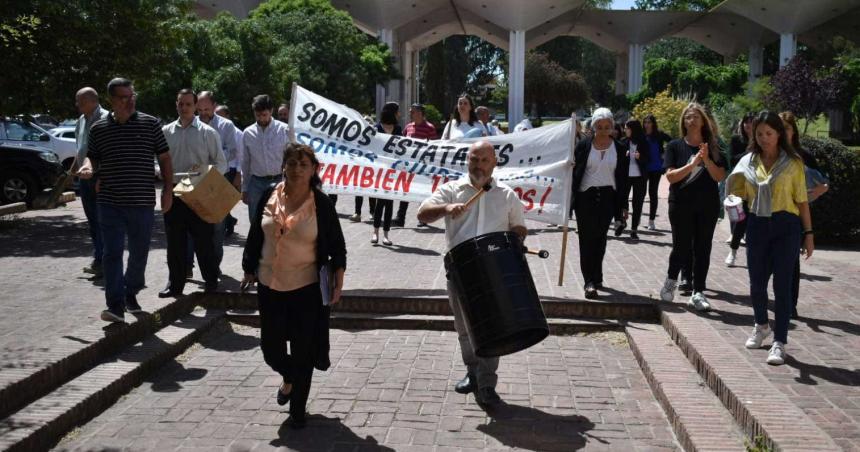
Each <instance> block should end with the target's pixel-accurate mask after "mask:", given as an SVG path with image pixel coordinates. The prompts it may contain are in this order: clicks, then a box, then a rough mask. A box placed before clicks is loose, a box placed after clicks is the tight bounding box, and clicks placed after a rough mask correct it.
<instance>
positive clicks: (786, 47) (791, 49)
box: [779, 33, 797, 67]
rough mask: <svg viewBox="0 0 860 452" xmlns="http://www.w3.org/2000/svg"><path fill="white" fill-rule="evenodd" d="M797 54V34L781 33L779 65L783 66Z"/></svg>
mask: <svg viewBox="0 0 860 452" xmlns="http://www.w3.org/2000/svg"><path fill="white" fill-rule="evenodd" d="M796 54H797V35H796V34H794V33H781V34H780V35H779V67H783V66H785V65H786V64H788V62H789V61H791V59H792V58H794V55H796Z"/></svg>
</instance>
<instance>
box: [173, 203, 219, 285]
mask: <svg viewBox="0 0 860 452" xmlns="http://www.w3.org/2000/svg"><path fill="white" fill-rule="evenodd" d="M215 226H216V225H214V224H212V223H207V222H205V221H203V219H201V218H200V217H199V216H197V214H196V213H194V211H193V210H191V208H190V207H188V206H187V205H186V204H185V203H184V202H182V200H181V199H180V198H177V197H176V196H174V197H173V207H171V208H170V210H168V211H167V213H165V214H164V230H165V232H166V235H167V269H168V272H169V275H170V276H169V281H170V289H171V290H172V291H175V292H181V291H182V289H183V288H184V287H185V274H186V273H185V272H186V271H187V270H188V238H189V236H190V237H191V239H192V240H193V242H194V253H195V254H197V262H198V263H199V264H200V272H201V273H202V274H203V280H204V281H205V282H206V287H215V286H217V285H218V265H217V264H216V263H215ZM192 262H193V261H192Z"/></svg>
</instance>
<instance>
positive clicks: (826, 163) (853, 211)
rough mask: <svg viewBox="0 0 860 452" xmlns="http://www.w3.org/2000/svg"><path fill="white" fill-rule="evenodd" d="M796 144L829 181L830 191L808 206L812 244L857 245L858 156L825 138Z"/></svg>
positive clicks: (859, 234)
mask: <svg viewBox="0 0 860 452" xmlns="http://www.w3.org/2000/svg"><path fill="white" fill-rule="evenodd" d="M800 144H801V146H803V147H804V149H806V150H808V151H810V152H811V153H812V155H814V156H815V158H816V160H818V164H819V165H821V169H822V172H824V174H825V175H827V177H828V178H829V179H830V190H829V191H828V192H827V193H826V194H825V195H824V196H822V197H821V198H819V199H818V200H816V201H815V202H813V203H812V204H811V207H812V227H813V229H814V230H815V242H816V243H818V244H829V245H857V244H860V152H858V151H856V150H852V149H849V148H848V147H846V146H844V145H843V144H842V143H840V142H839V141H837V140H833V139H829V138H828V139H820V138H812V137H803V138H802V139H801V140H800Z"/></svg>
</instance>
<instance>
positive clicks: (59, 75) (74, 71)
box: [0, 0, 190, 117]
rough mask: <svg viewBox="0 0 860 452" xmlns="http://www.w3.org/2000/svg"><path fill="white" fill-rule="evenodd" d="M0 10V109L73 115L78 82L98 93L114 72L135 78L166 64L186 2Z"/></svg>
mask: <svg viewBox="0 0 860 452" xmlns="http://www.w3.org/2000/svg"><path fill="white" fill-rule="evenodd" d="M2 9H3V12H2V19H1V20H0V23H2V24H3V25H2V26H0V28H2V29H3V31H2V32H0V34H2V36H3V44H2V46H3V47H2V49H3V58H4V61H6V62H7V65H8V66H7V70H5V71H4V73H3V77H0V110H2V111H0V114H6V115H10V114H19V113H37V112H40V113H41V112H44V113H50V114H54V115H57V116H61V117H72V116H76V115H77V112H76V111H75V106H74V95H75V92H76V91H77V90H78V89H79V88H81V87H82V86H87V85H89V86H93V87H95V88H96V89H98V90H99V91H100V92H103V91H104V87H105V86H106V85H107V82H108V80H110V79H111V78H112V77H114V76H124V77H127V78H130V79H133V80H142V79H146V78H148V77H151V76H152V75H153V74H155V73H157V72H159V71H160V70H162V68H164V67H168V66H169V65H170V64H171V63H172V62H171V61H170V58H169V56H170V54H169V52H165V51H164V49H169V48H171V47H173V45H174V42H175V40H176V39H177V34H176V29H175V25H176V23H177V20H178V18H182V17H184V16H186V15H187V14H188V12H189V10H190V2H189V1H187V0H138V1H133V2H130V1H126V0H102V1H98V2H94V1H87V0H69V1H63V2H58V1H54V0H33V1H28V2H23V1H16V2H7V4H4V7H3V8H2ZM10 18H11V19H10ZM28 18H29V19H28ZM10 24H11V25H10ZM9 30H14V31H9ZM9 43H11V45H10V44H9ZM103 94H104V93H103Z"/></svg>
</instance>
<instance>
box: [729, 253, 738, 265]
mask: <svg viewBox="0 0 860 452" xmlns="http://www.w3.org/2000/svg"><path fill="white" fill-rule="evenodd" d="M737 257H738V250H730V251H729V255H728V256H726V265H728V266H729V267H734V266H735V259H737Z"/></svg>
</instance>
